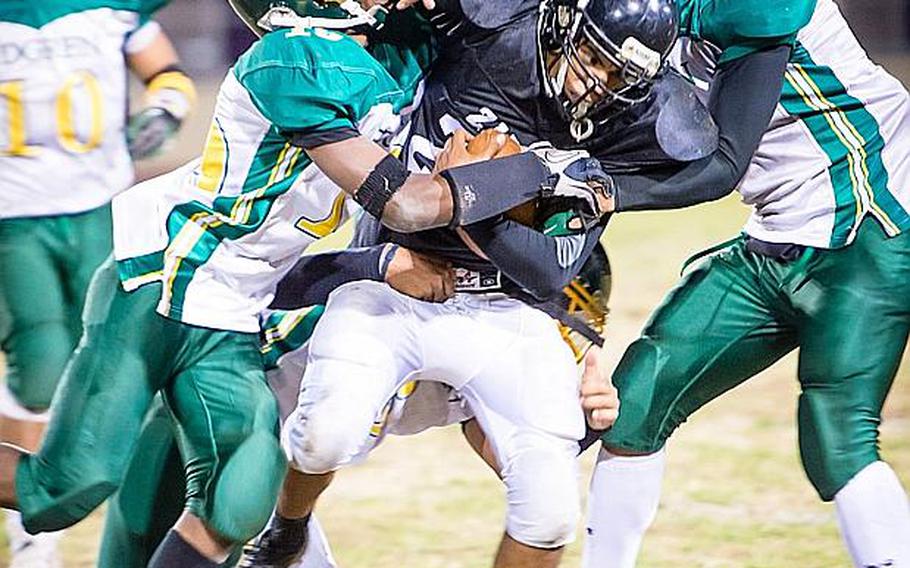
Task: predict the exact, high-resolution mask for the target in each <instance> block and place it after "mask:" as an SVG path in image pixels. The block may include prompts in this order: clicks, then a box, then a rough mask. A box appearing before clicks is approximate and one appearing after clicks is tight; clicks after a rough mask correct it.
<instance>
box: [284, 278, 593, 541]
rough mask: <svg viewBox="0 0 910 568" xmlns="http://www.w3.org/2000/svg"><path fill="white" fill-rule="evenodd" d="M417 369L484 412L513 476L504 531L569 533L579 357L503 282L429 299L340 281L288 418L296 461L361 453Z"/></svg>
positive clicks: (533, 537)
mask: <svg viewBox="0 0 910 568" xmlns="http://www.w3.org/2000/svg"><path fill="white" fill-rule="evenodd" d="M414 379H420V380H433V381H439V382H443V383H445V384H447V385H449V386H451V387H453V388H455V389H457V390H458V392H459V394H460V395H461V396H462V397H463V398H464V399H465V401H466V402H467V404H468V406H469V407H470V409H471V410H472V411H473V413H474V415H475V416H476V418H477V419H478V421H479V422H480V425H481V427H482V428H483V431H484V432H485V433H486V435H487V437H488V439H489V442H490V444H491V447H492V448H493V450H494V453H495V455H496V458H497V461H498V462H499V466H500V471H501V474H502V477H503V481H504V483H505V485H506V490H507V501H508V507H509V512H508V518H507V523H506V530H507V532H508V534H509V535H510V536H511V537H512V538H514V539H515V540H518V541H519V542H522V543H524V544H527V545H529V546H536V547H540V548H553V547H558V546H562V545H563V544H566V543H567V542H570V541H571V540H572V538H573V536H574V529H575V523H576V519H577V516H578V509H579V503H578V501H579V496H578V487H577V474H578V472H577V463H576V455H577V452H578V444H577V440H579V439H580V438H581V437H582V436H583V435H584V417H583V414H582V411H581V407H580V404H579V400H578V379H577V371H576V365H575V360H574V358H573V356H572V353H571V351H570V350H569V348H568V347H567V346H566V345H565V343H563V341H562V338H561V337H560V335H559V331H558V329H557V327H556V324H555V323H554V321H553V320H552V319H551V318H550V317H549V316H547V315H546V314H544V313H543V312H540V311H538V310H536V309H534V308H531V307H529V306H527V305H525V304H524V303H522V302H519V301H518V300H514V299H511V298H507V297H504V296H502V295H500V294H496V295H492V294H486V295H470V294H457V295H456V296H455V297H454V298H452V299H450V300H449V301H447V302H445V303H442V304H434V303H429V302H422V301H419V300H415V299H413V298H409V297H407V296H404V295H402V294H399V293H398V292H396V291H394V290H393V289H392V288H391V287H389V286H388V285H387V284H384V283H380V282H372V281H360V282H353V283H349V284H346V285H344V286H341V287H340V288H338V289H337V290H335V291H334V292H333V293H332V294H331V296H330V297H329V301H328V303H327V305H326V310H325V313H324V314H323V316H322V319H320V321H319V324H318V325H317V326H316V330H315V331H314V334H313V336H312V337H311V338H310V341H309V356H308V360H307V364H306V370H305V373H304V377H303V381H302V383H301V391H300V397H299V399H298V404H297V408H296V409H295V411H294V412H293V413H292V414H291V416H290V417H289V418H288V420H287V422H286V423H285V425H284V428H283V430H282V443H283V445H284V447H285V451H286V452H287V453H288V456H289V459H290V460H291V461H292V463H293V466H294V467H295V468H297V469H299V470H300V471H303V472H306V473H314V474H315V473H325V472H328V471H333V470H335V469H338V468H339V467H341V466H344V465H348V464H351V463H354V462H356V461H359V460H361V459H363V458H364V457H365V454H366V453H367V452H368V451H369V450H370V449H371V448H372V447H373V446H374V445H375V436H376V435H378V434H379V432H378V431H377V429H376V421H377V416H382V411H383V409H384V408H385V407H386V406H387V404H388V402H389V400H390V399H392V398H393V397H394V396H395V395H396V393H399V392H400V391H401V389H402V387H403V386H404V385H405V384H406V383H407V382H409V381H411V380H414Z"/></svg>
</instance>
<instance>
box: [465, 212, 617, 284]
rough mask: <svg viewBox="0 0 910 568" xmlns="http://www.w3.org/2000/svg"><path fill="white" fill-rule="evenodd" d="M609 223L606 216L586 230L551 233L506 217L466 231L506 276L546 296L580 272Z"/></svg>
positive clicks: (475, 225)
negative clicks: (567, 233) (552, 234)
mask: <svg viewBox="0 0 910 568" xmlns="http://www.w3.org/2000/svg"><path fill="white" fill-rule="evenodd" d="M606 225H607V219H606V218H604V219H603V220H602V221H601V222H600V223H599V224H597V225H596V226H594V227H593V228H592V229H590V230H589V231H587V232H585V233H580V234H577V235H568V236H557V237H551V236H548V235H545V234H543V233H541V232H539V231H536V230H534V229H532V228H530V227H526V226H524V225H521V224H519V223H516V222H515V221H511V220H509V219H504V218H503V219H497V220H487V221H483V222H481V223H476V224H474V225H469V226H466V227H464V231H465V232H466V233H467V234H468V236H469V237H471V239H472V240H473V241H474V244H476V245H477V247H478V248H479V249H480V250H481V251H482V252H483V253H484V254H485V255H486V256H487V257H488V258H489V259H490V261H491V262H492V263H493V264H494V265H496V267H497V268H498V269H499V270H501V271H502V272H503V273H504V274H505V275H506V276H508V277H509V278H510V279H511V280H513V281H514V282H515V283H517V284H518V285H520V286H521V287H522V288H524V289H525V290H527V291H528V292H529V293H531V294H532V295H533V296H534V297H535V298H537V299H540V300H546V299H548V298H551V297H553V296H555V295H557V294H559V293H560V291H561V290H562V289H563V287H565V286H566V285H567V284H568V283H569V281H570V280H572V278H574V277H575V275H576V274H578V271H579V270H581V267H582V266H583V265H584V263H585V261H587V259H588V257H589V256H590V255H591V251H592V250H593V249H594V246H595V245H596V244H597V241H598V239H600V236H601V235H602V234H603V231H604V228H605V227H606Z"/></svg>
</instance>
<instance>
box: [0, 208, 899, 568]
mask: <svg viewBox="0 0 910 568" xmlns="http://www.w3.org/2000/svg"><path fill="white" fill-rule="evenodd" d="M745 213H746V211H745V208H744V207H743V206H742V205H740V204H739V203H738V202H737V201H736V200H735V199H728V200H725V201H723V202H720V203H717V204H712V205H708V206H702V207H698V208H694V209H690V210H687V211H683V212H675V213H648V214H627V215H624V216H621V217H619V218H617V219H615V220H614V222H613V224H612V226H611V227H610V229H609V231H608V235H607V244H608V248H609V250H610V254H611V260H612V262H613V266H614V273H615V279H614V295H613V300H612V309H613V311H612V314H611V318H610V322H609V328H608V331H607V338H608V347H607V355H608V358H609V364H612V363H613V362H615V360H616V359H617V357H618V356H619V354H620V353H621V352H622V350H623V348H624V346H625V345H627V344H628V342H629V341H630V340H631V339H632V338H633V337H634V336H635V334H636V333H637V331H638V330H639V329H640V327H641V326H642V324H643V323H644V321H645V319H646V318H647V316H648V313H649V311H650V310H651V309H652V307H653V306H654V305H655V304H656V303H657V302H658V301H659V300H660V298H661V296H662V294H663V293H664V292H665V291H666V290H667V288H668V287H670V286H671V285H672V284H673V282H674V281H675V280H676V278H677V274H678V270H679V267H680V265H681V263H682V262H683V260H685V258H686V257H687V256H688V255H689V254H690V253H692V252H695V251H698V250H700V249H702V248H704V247H706V246H707V245H709V244H711V243H715V242H718V241H720V240H723V239H726V238H727V237H729V236H731V235H733V234H735V233H736V232H737V230H738V228H739V227H740V225H741V223H742V221H743V219H744V217H745ZM905 367H906V365H905ZM796 395H797V386H796V381H795V374H794V358H792V357H791V358H787V359H785V360H784V361H782V362H780V363H779V364H777V365H775V366H774V367H773V368H771V369H770V370H768V371H767V372H765V373H763V374H762V375H760V376H758V377H755V378H754V379H753V380H751V381H749V382H748V383H747V384H746V385H744V386H743V387H741V388H739V389H738V390H736V391H734V392H732V393H730V394H729V395H727V396H726V397H724V398H722V399H720V400H719V401H717V402H715V403H714V404H712V405H709V406H708V407H707V408H705V409H703V410H702V411H701V412H700V413H698V414H697V415H696V416H695V417H694V418H693V419H692V420H691V421H690V422H689V423H688V424H686V425H685V426H684V427H683V428H682V429H681V430H680V431H679V432H678V434H677V435H676V436H675V437H674V439H673V441H672V443H671V445H670V449H669V464H668V469H667V471H668V474H667V477H666V480H665V483H664V495H663V502H662V504H661V508H660V513H659V515H658V518H657V522H656V524H655V525H654V527H653V529H652V530H651V532H650V533H649V534H648V536H647V538H646V540H645V545H644V551H643V555H642V557H641V562H640V565H641V566H644V567H667V568H669V567H682V566H687V567H688V566H701V567H791V566H800V567H803V568H822V567H831V566H847V558H846V556H845V554H844V552H843V547H842V545H841V543H840V540H839V537H838V533H837V527H836V523H835V519H834V512H833V509H832V507H831V506H830V505H825V504H822V503H820V502H819V501H818V500H817V499H816V497H815V495H814V493H813V491H812V489H811V487H810V486H809V484H808V482H807V481H806V479H805V477H804V475H803V473H802V471H801V468H800V465H799V460H798V456H797V450H796V438H795V429H794V416H795V409H796V404H795V403H796ZM882 438H883V447H884V450H885V455H886V456H887V457H888V459H889V460H890V461H891V462H892V464H893V465H894V466H895V469H896V470H897V471H898V473H899V475H900V476H901V477H902V479H903V481H904V483H905V485H908V486H910V379H908V377H907V370H906V368H905V369H902V370H901V374H900V376H899V378H898V380H897V383H896V384H895V386H894V389H893V391H892V394H891V398H890V399H889V401H888V404H887V406H886V412H885V424H884V431H883V436H882ZM592 459H593V452H589V454H588V455H586V456H584V458H583V460H584V468H583V476H582V479H580V480H579V483H580V484H582V486H586V484H587V476H588V473H589V471H590V465H591V462H592ZM503 507H504V505H503V497H502V491H501V489H500V486H499V482H498V480H496V479H495V478H494V476H493V475H492V473H491V472H490V471H488V470H487V469H486V468H485V466H483V465H482V464H481V463H480V461H479V460H478V459H477V458H476V457H475V456H474V455H473V454H471V452H470V451H469V450H468V449H467V446H466V444H464V443H463V442H462V441H461V439H460V435H459V433H458V432H457V429H447V430H438V431H434V432H430V433H428V434H424V435H420V436H417V437H413V438H399V439H391V440H388V441H387V443H386V444H385V445H384V446H383V447H382V448H381V449H380V450H379V451H377V452H376V453H375V454H374V456H373V457H372V459H371V460H370V462H369V463H367V464H366V465H363V466H360V467H356V468H352V469H350V470H347V471H344V472H343V473H342V474H341V475H340V476H339V478H338V481H337V483H336V484H335V485H334V486H333V487H332V488H331V489H330V490H329V493H328V495H327V498H326V499H325V500H324V501H323V502H322V504H321V508H320V509H319V515H320V517H321V518H322V520H323V523H324V524H325V526H326V530H327V532H328V534H329V537H330V538H331V539H332V542H333V545H334V547H335V552H336V556H337V558H338V560H339V562H340V564H341V565H342V566H345V567H369V568H412V567H413V568H474V567H482V566H485V565H487V563H488V559H489V558H490V557H491V555H492V553H493V551H494V549H495V546H496V542H497V541H498V538H499V533H500V530H501V526H502V518H503ZM99 524H100V516H99V515H98V514H95V515H94V516H92V517H91V518H89V519H88V520H87V521H85V522H83V523H82V524H80V525H78V526H77V527H75V528H74V529H73V530H71V531H70V532H69V533H68V534H67V536H66V538H65V540H64V548H65V556H66V560H67V566H68V567H69V568H81V567H87V566H92V565H93V564H92V561H93V558H94V553H95V550H96V547H97V535H98V529H99ZM3 548H4V550H3V552H2V553H0V565H5V561H6V552H5V547H3ZM578 551H579V546H578V544H577V543H576V544H575V545H573V546H571V547H570V549H569V553H568V555H567V558H566V561H565V563H564V565H566V566H576V565H578V562H579V552H578Z"/></svg>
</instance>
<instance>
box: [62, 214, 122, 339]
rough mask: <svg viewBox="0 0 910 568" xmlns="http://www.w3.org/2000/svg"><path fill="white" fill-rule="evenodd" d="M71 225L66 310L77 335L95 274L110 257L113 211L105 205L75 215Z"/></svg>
mask: <svg viewBox="0 0 910 568" xmlns="http://www.w3.org/2000/svg"><path fill="white" fill-rule="evenodd" d="M68 221H69V223H70V227H69V229H70V232H71V235H72V239H71V242H70V244H69V246H70V250H69V251H68V254H67V256H66V259H64V260H65V262H66V277H65V280H66V292H67V296H68V301H67V307H68V317H69V321H70V326H71V328H72V329H73V330H74V333H77V334H78V333H79V332H80V330H81V325H80V323H81V322H80V318H81V315H82V306H83V303H84V301H85V296H86V293H87V291H88V285H89V282H91V279H92V274H93V273H94V272H95V269H96V268H98V266H99V265H100V264H101V263H102V262H104V259H106V258H107V257H108V255H110V254H111V249H112V248H113V237H112V228H111V207H110V205H104V206H102V207H99V208H97V209H93V210H91V211H88V212H85V213H82V214H80V215H74V216H72V217H70V218H69V219H68Z"/></svg>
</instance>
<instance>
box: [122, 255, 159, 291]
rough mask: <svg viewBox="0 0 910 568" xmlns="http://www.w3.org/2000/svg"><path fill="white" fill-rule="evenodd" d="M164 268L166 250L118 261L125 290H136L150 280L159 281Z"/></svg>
mask: <svg viewBox="0 0 910 568" xmlns="http://www.w3.org/2000/svg"><path fill="white" fill-rule="evenodd" d="M163 270H164V251H162V250H160V251H157V252H152V253H149V254H144V255H142V256H134V257H132V258H125V259H123V260H118V261H117V274H118V276H119V277H120V282H122V283H123V288H124V289H125V290H135V289H136V288H139V287H140V286H144V285H146V284H148V283H150V282H157V281H158V280H159V279H160V278H161V274H162V271H163Z"/></svg>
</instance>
